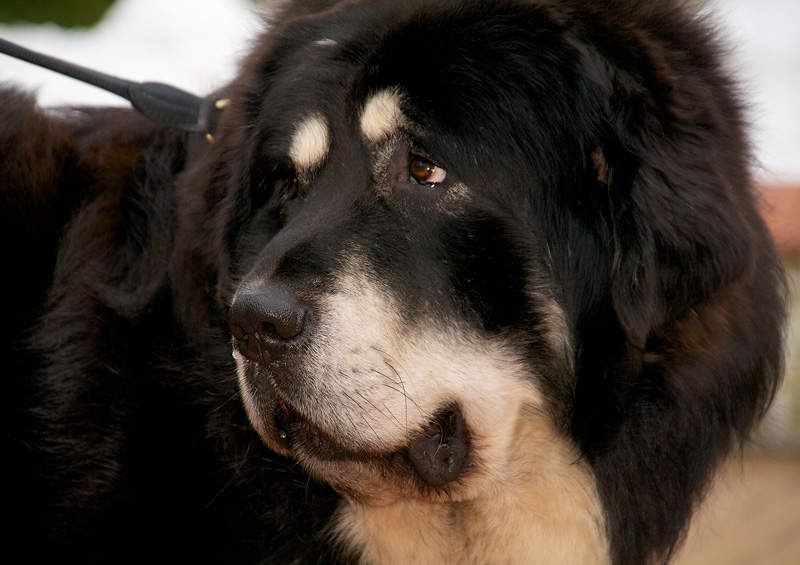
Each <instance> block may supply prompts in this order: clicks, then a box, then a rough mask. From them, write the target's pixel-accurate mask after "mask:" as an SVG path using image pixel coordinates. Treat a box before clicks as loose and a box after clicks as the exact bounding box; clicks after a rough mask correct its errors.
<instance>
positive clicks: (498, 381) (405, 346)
mask: <svg viewBox="0 0 800 565" xmlns="http://www.w3.org/2000/svg"><path fill="white" fill-rule="evenodd" d="M367 273H368V270H365V269H364V267H363V264H362V266H360V267H358V268H357V269H353V266H352V265H351V267H350V268H348V269H347V270H346V272H345V273H344V274H343V275H341V276H340V277H339V279H338V281H337V284H336V285H334V286H335V288H336V289H337V290H336V291H335V292H334V293H333V294H331V295H330V296H329V297H328V299H327V301H326V305H325V307H324V309H323V311H324V313H323V315H322V318H323V321H321V325H320V328H319V331H318V333H317V334H316V335H315V337H314V339H313V345H312V346H311V348H310V349H309V351H308V353H307V354H306V356H305V358H304V360H303V364H304V366H305V369H304V370H305V371H307V373H308V374H310V375H313V378H312V380H311V381H310V386H311V389H312V390H310V391H309V398H308V399H307V402H308V405H307V406H306V407H305V408H306V409H307V410H309V411H311V410H312V405H313V406H316V407H322V412H324V413H320V411H319V410H317V411H316V414H315V416H316V417H317V418H319V419H320V420H321V421H320V422H319V423H320V424H321V425H323V426H326V427H327V426H330V429H334V430H337V432H338V434H339V435H340V436H343V437H346V438H351V441H356V442H357V443H361V444H362V447H366V448H371V449H380V450H385V449H387V448H395V447H400V446H402V445H404V444H406V443H407V442H408V440H409V438H410V437H411V436H413V435H414V434H415V433H416V432H418V431H420V430H421V429H422V428H423V427H424V426H425V425H426V424H427V423H428V422H429V421H430V419H431V418H432V417H433V415H434V414H435V413H436V412H437V411H438V410H441V409H442V408H443V407H444V406H446V405H448V404H451V403H456V404H458V406H459V407H460V408H461V410H462V411H463V413H464V415H465V417H466V418H467V424H468V426H471V427H472V428H473V429H475V430H478V431H480V433H481V434H482V435H485V436H494V435H497V434H501V435H502V434H503V433H505V432H503V429H504V428H505V427H507V426H509V425H511V423H510V418H509V415H510V414H513V413H514V410H515V408H514V407H515V406H518V405H519V404H520V403H521V402H523V401H524V402H528V403H533V404H536V405H539V404H540V402H541V400H540V398H539V395H538V393H537V391H536V389H535V385H534V382H533V380H532V379H531V378H530V369H529V368H528V367H527V366H526V364H525V362H524V361H523V358H522V356H521V355H519V354H518V352H517V351H516V350H515V349H514V348H513V347H511V346H510V344H508V343H507V342H505V341H504V340H502V339H500V338H489V337H487V336H484V335H480V334H478V333H476V332H475V331H474V329H473V328H470V327H468V326H467V325H466V324H464V323H460V322H456V321H452V320H450V321H443V320H436V319H435V318H434V317H432V316H428V315H425V314H421V315H420V316H419V319H418V320H417V321H416V322H415V323H414V324H413V325H411V326H409V325H407V324H406V323H405V321H404V320H405V319H404V317H403V316H402V315H401V312H400V308H399V306H398V305H397V303H395V302H394V301H393V298H392V295H393V294H392V293H391V292H389V291H388V290H387V289H385V288H381V286H380V285H379V284H378V283H377V282H376V281H375V280H374V278H373V277H371V276H369V275H368V274H367ZM321 400H322V401H321ZM320 401H321V402H320ZM326 407H331V409H330V410H326ZM333 407H335V410H334V409H333Z"/></svg>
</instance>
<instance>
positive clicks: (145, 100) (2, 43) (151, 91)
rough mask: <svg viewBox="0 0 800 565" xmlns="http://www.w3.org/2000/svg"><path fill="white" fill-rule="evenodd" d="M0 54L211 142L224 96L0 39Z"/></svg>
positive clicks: (224, 105) (224, 104)
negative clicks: (128, 76)
mask: <svg viewBox="0 0 800 565" xmlns="http://www.w3.org/2000/svg"><path fill="white" fill-rule="evenodd" d="M0 53H5V54H6V55H9V56H10V57H14V58H15V59H21V60H23V61H26V62H28V63H31V64H34V65H37V66H39V67H44V68H46V69H49V70H51V71H55V72H57V73H60V74H62V75H66V76H68V77H71V78H74V79H77V80H79V81H82V82H85V83H88V84H91V85H93V86H97V87H98V88H102V89H103V90H106V91H108V92H111V93H113V94H116V95H117V96H121V97H122V98H124V99H125V100H127V101H128V102H130V103H131V105H132V106H133V107H134V108H135V109H136V110H137V111H138V112H139V113H141V114H142V115H144V116H146V117H147V118H149V119H151V120H153V121H154V122H158V123H160V124H164V125H166V126H170V127H175V128H178V129H181V130H184V131H188V132H200V133H204V134H205V137H206V139H207V140H208V141H210V142H211V141H214V138H213V133H214V130H215V128H216V126H217V120H218V119H219V114H220V113H221V111H222V110H224V109H225V108H226V107H227V106H228V104H229V103H230V101H229V100H228V99H227V98H219V99H214V98H201V97H199V96H195V95H194V94H190V93H189V92H186V91H185V90H181V89H179V88H176V87H174V86H170V85H168V84H164V83H160V82H133V81H130V80H125V79H121V78H118V77H115V76H111V75H107V74H105V73H101V72H99V71H95V70H92V69H88V68H86V67H82V66H80V65H76V64H74V63H69V62H67V61H64V60H62V59H58V58H56V57H51V56H50V55H44V54H43V53H38V52H36V51H32V50H31V49H27V48H25V47H22V46H21V45H17V44H16V43H12V42H10V41H7V40H5V39H2V38H0Z"/></svg>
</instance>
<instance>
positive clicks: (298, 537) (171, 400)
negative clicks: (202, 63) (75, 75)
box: [0, 0, 784, 564]
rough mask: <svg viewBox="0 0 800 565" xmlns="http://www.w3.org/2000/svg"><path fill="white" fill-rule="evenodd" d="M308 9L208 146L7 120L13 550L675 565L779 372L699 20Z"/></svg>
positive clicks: (375, 7)
mask: <svg viewBox="0 0 800 565" xmlns="http://www.w3.org/2000/svg"><path fill="white" fill-rule="evenodd" d="M298 4H299V5H296V6H288V7H284V8H283V9H282V11H280V12H279V13H277V14H275V15H274V16H273V18H272V20H271V22H272V23H273V27H272V28H271V30H270V31H269V32H268V33H265V34H264V35H263V36H262V37H261V38H260V39H259V41H258V43H257V45H256V46H255V48H254V49H253V52H252V54H251V55H250V56H249V57H248V58H247V59H246V61H245V62H244V64H243V66H242V69H241V72H240V73H239V76H238V78H237V79H236V80H235V81H234V82H233V83H232V84H230V85H229V86H227V87H226V88H224V89H223V90H222V91H221V92H220V96H221V97H225V98H227V99H229V100H230V104H229V106H228V107H227V108H226V109H225V110H223V111H222V115H221V118H220V122H219V128H218V130H217V132H216V136H215V137H216V140H215V142H213V143H209V142H208V141H207V140H206V139H204V137H203V136H202V135H200V134H186V133H182V132H179V131H176V130H173V129H170V128H167V127H163V126H158V125H155V124H153V123H151V122H149V121H147V120H146V119H144V118H142V117H140V116H138V115H137V114H134V113H133V112H130V111H127V110H122V109H80V110H70V111H44V110H41V109H38V108H36V107H35V105H34V104H33V102H32V101H31V99H30V97H28V96H26V95H24V94H21V93H19V92H18V91H15V90H5V91H4V92H3V93H2V100H1V101H0V179H1V180H0V183H1V184H0V194H2V219H3V223H2V230H3V238H2V241H3V246H4V247H3V249H4V260H5V261H6V269H5V273H6V275H5V284H6V289H7V290H6V298H7V300H8V301H9V304H8V305H7V306H6V308H5V312H6V316H5V321H4V324H3V336H2V337H3V339H2V342H1V343H2V348H3V349H2V351H3V361H4V363H5V366H6V369H5V370H4V371H3V374H4V377H5V378H4V382H5V392H4V394H3V398H4V404H3V411H2V413H3V418H4V420H3V424H4V425H3V429H4V431H5V434H6V440H5V446H4V452H5V457H4V461H5V463H4V467H5V474H6V477H5V481H4V484H5V485H6V504H5V508H6V512H7V517H11V519H12V520H13V523H14V524H15V526H14V528H13V529H12V531H11V538H12V539H11V547H10V549H9V551H11V550H14V549H16V550H22V551H23V552H24V554H25V555H27V556H28V560H30V561H34V562H43V561H44V560H45V559H47V560H55V559H58V560H59V561H61V562H65V561H66V562H72V561H80V562H84V563H86V562H90V561H100V562H118V563H119V562H137V563H141V562H153V561H156V562H161V561H164V562H166V561H171V562H232V563H255V562H259V563H312V562H320V563H329V562H332V561H335V560H340V561H342V562H363V563H412V562H416V563H438V562H441V563H481V564H483V563H605V562H613V563H623V564H628V563H629V564H641V563H649V562H662V561H665V560H667V559H668V558H669V557H670V555H671V554H672V553H673V551H674V548H675V547H676V545H677V543H678V542H679V540H680V537H681V534H682V532H683V530H684V528H685V526H686V524H687V521H688V519H689V517H690V515H691V512H692V510H693V508H694V507H695V505H696V504H697V503H698V501H699V500H700V499H701V497H702V494H703V491H704V488H705V487H706V486H707V484H708V482H709V479H710V478H711V477H712V474H713V471H714V468H715V466H716V465H717V464H718V463H719V462H720V461H721V460H722V459H723V457H724V456H725V455H726V454H727V453H728V452H729V451H730V450H731V448H732V447H734V446H735V445H736V443H737V442H738V441H741V440H742V439H744V438H745V437H746V436H747V434H748V432H749V430H750V429H751V428H752V426H753V425H754V424H755V423H756V421H757V420H758V418H759V417H760V416H761V415H762V413H763V411H764V410H765V409H766V407H767V405H768V404H769V401H770V399H771V398H772V395H773V392H774V390H775V387H776V386H777V382H778V380H779V375H780V371H781V363H782V345H781V339H782V325H783V316H784V313H783V312H784V305H783V283H782V274H781V269H780V266H779V263H778V260H777V259H776V256H775V253H774V250H773V247H772V244H771V242H770V239H769V236H768V234H767V231H766V229H765V227H764V224H763V222H762V220H761V219H760V217H759V214H758V212H757V206H756V201H755V196H754V192H753V187H752V182H751V179H750V176H749V173H748V158H749V154H748V146H747V143H746V141H745V139H744V135H743V124H742V118H741V106H740V103H739V101H738V99H737V97H736V96H735V89H734V88H733V87H732V85H731V81H730V79H729V78H728V76H727V75H726V74H725V72H724V71H723V70H722V69H721V67H720V64H719V59H718V55H717V52H718V47H717V44H716V42H715V40H714V39H713V38H712V37H710V34H709V32H708V30H707V29H706V28H705V27H704V25H702V24H701V23H700V22H699V21H697V19H696V18H694V17H693V16H692V15H691V14H688V13H687V12H686V11H685V10H683V9H682V8H679V7H678V6H677V4H674V3H673V2H653V3H649V4H647V5H644V4H643V3H641V2H623V1H614V2H603V3H592V2H583V1H578V0H574V1H572V0H564V1H555V0H553V1H546V2H545V1H542V2H535V1H522V0H520V1H509V2H489V1H466V2H455V1H450V0H447V1H441V0H437V1H427V0H407V1H405V2H394V1H388V0H387V1H383V0H379V1H345V2H341V3H335V2H332V1H331V2H326V1H324V0H319V1H317V2H303V3H298ZM254 430H255V431H254ZM10 554H11V553H10Z"/></svg>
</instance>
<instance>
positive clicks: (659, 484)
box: [572, 13, 785, 563]
mask: <svg viewBox="0 0 800 565" xmlns="http://www.w3.org/2000/svg"><path fill="white" fill-rule="evenodd" d="M643 17H644V16H643ZM647 17H650V18H652V21H656V22H658V23H659V25H658V26H647V25H643V27H642V29H649V30H650V32H649V34H648V32H644V31H642V30H636V32H633V31H630V30H627V31H626V30H625V29H620V28H619V26H614V25H607V26H604V25H603V22H602V21H593V22H592V24H591V25H589V24H586V25H584V26H583V28H582V29H584V30H586V31H585V33H586V35H585V36H583V37H577V36H576V37H575V38H574V43H573V44H574V46H575V47H576V49H577V50H578V52H579V58H580V59H581V65H582V67H583V69H582V70H583V72H582V75H583V76H584V77H588V80H589V82H590V83H591V85H590V86H589V87H587V91H588V92H590V93H591V94H590V97H592V104H593V105H594V107H595V108H596V111H597V120H596V128H595V131H594V132H593V134H592V135H594V137H593V138H592V140H591V141H590V142H589V143H587V147H586V153H587V156H586V163H587V168H589V169H590V172H589V174H588V175H587V178H589V179H590V182H589V185H591V186H590V187H589V188H587V190H589V191H590V192H592V193H593V196H592V201H593V202H594V204H595V206H596V210H597V212H598V215H599V216H600V217H601V218H600V219H599V220H598V221H597V222H596V223H597V224H602V226H603V228H602V231H598V233H597V239H598V240H602V241H608V246H609V247H610V250H609V252H608V255H607V260H608V263H609V264H608V265H607V266H606V267H605V268H606V270H605V275H604V276H605V277H607V278H606V280H605V281H604V285H605V286H604V288H605V291H604V292H603V293H602V296H601V295H600V293H599V294H598V296H599V298H598V299H597V301H596V302H597V303H598V304H599V303H600V302H603V301H605V302H607V303H608V304H609V307H608V308H606V309H605V310H603V308H602V307H599V306H597V307H596V310H597V311H599V312H600V314H599V315H598V318H600V321H599V322H597V321H595V322H594V323H592V322H591V321H589V322H587V323H586V324H584V326H583V327H584V328H591V331H592V332H593V333H585V334H583V335H581V334H580V333H579V339H582V340H583V346H582V348H581V353H580V355H583V358H581V359H579V362H578V365H579V367H580V369H579V375H578V384H577V390H576V398H575V403H576V407H575V408H574V410H573V414H574V416H573V419H574V421H573V422H572V429H573V433H575V435H576V437H577V438H578V441H579V443H580V444H581V446H582V448H583V450H584V452H585V453H588V457H589V459H590V461H592V464H593V468H594V471H595V473H596V474H597V475H598V478H599V481H598V484H599V485H600V486H601V496H603V497H604V498H607V500H608V501H609V506H608V508H609V511H608V516H607V518H608V521H609V529H610V531H611V535H612V537H613V538H614V540H615V543H614V544H612V545H613V546H614V547H616V548H617V551H618V554H617V555H615V556H613V558H614V561H615V562H620V563H623V562H624V563H629V562H630V563H633V562H650V560H651V559H653V558H655V559H664V558H665V557H666V556H668V555H669V553H670V552H671V551H672V545H671V544H672V542H671V541H670V540H674V539H676V538H677V537H678V536H679V534H680V531H681V529H682V528H683V527H684V525H685V523H686V521H687V520H688V517H689V515H690V513H691V510H692V508H693V505H694V503H695V502H696V500H697V499H698V498H699V497H700V496H701V494H702V491H703V489H704V487H705V485H706V484H707V481H708V478H709V476H710V473H711V472H712V470H713V468H714V466H715V464H716V463H718V462H719V460H720V458H721V457H723V456H724V455H725V454H726V453H727V452H728V450H729V449H730V448H731V447H732V445H733V443H734V441H735V440H737V439H739V440H741V439H743V438H745V437H746V436H747V435H748V433H749V432H750V430H751V428H752V426H753V425H754V424H755V422H757V420H758V418H759V417H760V416H761V415H763V411H764V410H765V409H766V407H767V406H768V405H769V402H770V400H771V398H772V396H773V394H774V392H775V389H776V387H777V383H778V382H779V379H780V375H781V371H782V365H783V363H782V362H783V346H782V338H783V333H782V332H783V323H784V312H785V290H784V282H783V274H782V269H781V267H780V263H779V260H778V259H777V256H776V253H775V251H774V248H773V244H772V242H771V239H770V236H769V233H768V231H767V229H766V227H765V225H764V222H763V220H762V219H761V217H760V214H759V211H758V203H757V198H756V194H755V191H754V188H753V183H752V180H751V175H750V172H749V170H748V167H749V165H750V155H749V152H748V151H749V150H748V146H747V142H746V139H745V135H744V133H743V132H744V127H743V126H744V124H743V121H742V117H741V116H742V108H741V106H740V103H739V101H738V99H737V96H736V91H735V89H734V88H733V87H732V85H731V84H730V80H729V79H728V78H727V75H726V74H725V73H724V71H723V70H722V68H721V65H720V63H719V61H718V60H717V55H716V53H717V52H718V49H717V47H716V45H715V42H714V41H713V40H712V39H710V38H709V37H708V36H707V32H706V30H705V29H704V26H702V25H698V23H697V22H696V21H695V20H693V19H691V17H689V16H684V15H676V14H674V13H673V14H649V15H648V16H647ZM574 29H578V30H580V29H581V26H574ZM670 34H672V35H670ZM676 38H677V42H678V44H679V45H680V49H678V48H676V47H675V45H674V44H672V46H669V45H670V44H671V42H673V41H676ZM598 229H599V228H598ZM603 297H605V298H603ZM586 415H588V416H586ZM634 476H635V477H638V478H637V479H634V478H633V477H634ZM641 477H648V478H647V479H646V480H644V481H643V480H642V478H641ZM641 484H646V485H648V486H647V487H646V488H637V485H641ZM612 501H613V502H612ZM666 508H669V511H668V512H667V511H666V510H665V509H666ZM637 547H639V548H642V547H650V548H661V549H660V550H659V549H656V550H655V553H653V554H650V555H642V554H641V553H637V549H636V548H637Z"/></svg>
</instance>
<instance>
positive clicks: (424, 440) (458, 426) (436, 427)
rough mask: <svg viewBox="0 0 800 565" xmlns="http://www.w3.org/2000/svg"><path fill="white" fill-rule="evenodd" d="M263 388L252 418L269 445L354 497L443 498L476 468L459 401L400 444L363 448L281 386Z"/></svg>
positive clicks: (365, 499) (445, 407)
mask: <svg viewBox="0 0 800 565" xmlns="http://www.w3.org/2000/svg"><path fill="white" fill-rule="evenodd" d="M266 378H268V379H269V378H271V377H269V376H267V377H266ZM264 388H265V389H267V390H265V391H263V392H264V393H265V394H260V395H259V397H260V398H259V407H258V414H257V415H256V414H250V416H251V420H252V419H254V417H255V418H259V419H260V421H259V422H255V421H254V424H255V427H256V429H258V430H259V432H260V434H261V436H262V438H263V439H264V441H265V443H266V444H267V446H268V447H270V448H271V449H272V450H273V451H275V452H277V453H279V454H281V455H286V456H289V457H293V458H295V459H296V460H297V461H299V462H300V463H301V464H302V465H303V466H304V467H305V468H306V469H307V470H308V471H309V472H310V473H311V474H313V475H314V476H315V477H316V478H318V479H320V480H323V481H325V482H327V483H329V484H330V485H331V486H332V487H333V488H334V489H336V490H338V491H340V492H341V493H342V494H346V495H347V496H349V497H351V498H354V499H357V500H361V501H368V500H369V501H377V500H386V501H388V500H391V499H393V498H397V497H400V496H404V497H408V496H412V497H420V498H426V499H441V498H442V497H447V496H449V494H450V493H451V492H452V490H453V487H454V486H455V485H458V484H460V483H461V482H462V481H463V479H464V477H465V476H467V475H468V474H469V471H470V469H471V468H472V467H473V466H474V463H473V461H472V453H471V446H470V435H469V431H468V426H467V422H466V421H465V420H464V416H463V414H462V411H461V410H460V408H459V407H458V406H457V405H455V404H450V405H446V406H443V407H442V408H441V409H440V410H439V411H437V412H436V413H435V415H434V416H433V417H432V418H431V419H430V421H429V422H428V423H427V424H426V425H425V426H423V427H422V429H421V431H419V432H417V433H415V434H413V435H412V436H411V437H409V438H408V441H407V442H405V443H404V444H403V445H401V446H397V445H392V446H387V447H386V448H385V449H382V448H381V446H377V447H376V446H374V445H371V446H370V447H369V448H365V447H363V446H359V445H358V443H357V441H356V440H354V439H353V438H348V437H346V436H342V435H339V434H337V433H336V432H335V431H333V430H329V429H325V428H324V427H323V425H321V424H320V423H319V420H320V418H315V417H313V416H309V415H306V414H303V413H301V412H300V410H299V409H298V408H296V407H295V405H294V404H293V403H292V402H291V400H290V399H288V398H286V397H284V396H283V395H281V394H280V393H279V392H278V390H277V387H275V386H269V387H264ZM265 404H269V405H268V406H265ZM366 426H367V425H366V424H365V427H366Z"/></svg>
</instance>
